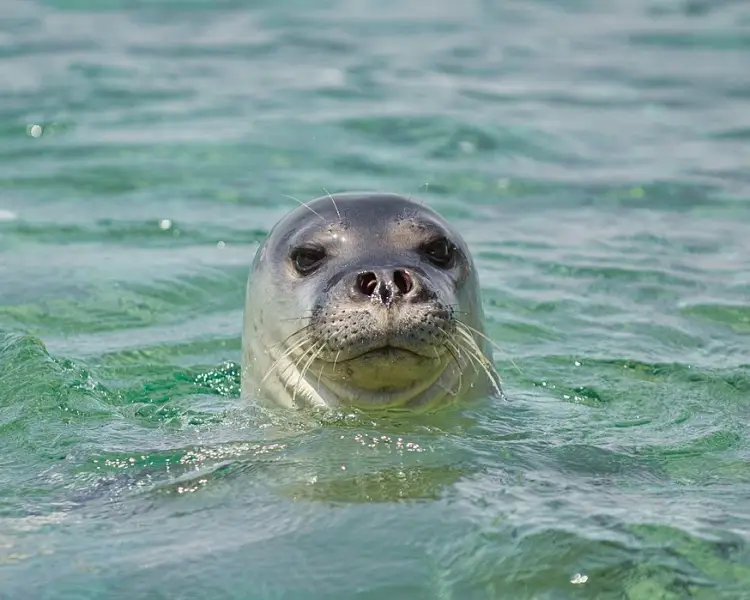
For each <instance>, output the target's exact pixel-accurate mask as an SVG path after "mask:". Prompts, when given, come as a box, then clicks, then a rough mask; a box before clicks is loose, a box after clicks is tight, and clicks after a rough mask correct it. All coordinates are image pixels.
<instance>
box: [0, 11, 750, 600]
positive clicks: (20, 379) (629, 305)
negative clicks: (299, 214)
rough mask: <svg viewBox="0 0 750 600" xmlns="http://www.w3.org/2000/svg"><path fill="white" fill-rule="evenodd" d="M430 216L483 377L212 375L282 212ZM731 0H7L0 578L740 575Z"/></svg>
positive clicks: (737, 49)
mask: <svg viewBox="0 0 750 600" xmlns="http://www.w3.org/2000/svg"><path fill="white" fill-rule="evenodd" d="M363 189H373V190H387V191H394V192H399V193H404V194H412V195H414V196H415V197H418V198H421V199H423V200H424V201H425V202H426V203H428V204H429V205H430V206H433V207H435V208H436V209H437V210H439V211H440V212H441V213H442V214H443V215H445V216H446V217H447V218H449V219H450V220H451V221H452V222H454V223H455V224H456V225H457V226H458V227H459V229H460V230H461V231H462V232H463V233H464V235H465V237H466V239H467V241H468V243H469V245H470V247H471V248H472V251H473V253H474V256H475V259H476V261H477V265H478V268H479V272H480V279H481V283H482V296H483V301H484V306H485V311H486V314H487V328H488V332H489V334H490V335H491V337H492V338H493V340H494V341H495V342H496V343H497V344H498V345H499V346H500V348H501V349H502V351H500V350H498V352H497V353H496V355H495V362H496V364H497V367H498V370H499V372H500V373H501V375H502V378H503V381H504V387H505V392H506V395H507V399H506V400H490V401H487V402H484V403H479V404H478V405H472V406H460V407H456V408H455V409H453V410H449V411H445V412H442V413H438V414H435V415H428V416H422V417H409V416H394V415H387V414H386V415H383V414H367V413H355V412H352V413H349V412H346V411H344V412H340V413H333V414H326V415H310V414H291V413H289V414H281V415H276V414H270V413H265V412H263V411H260V410H258V409H256V408H253V407H252V406H247V405H246V404H243V403H242V402H241V400H240V398H239V365H238V362H239V360H240V353H239V352H240V324H241V318H242V304H243V297H244V286H245V282H246V278H247V274H248V268H249V265H250V263H251V260H252V257H253V255H254V253H255V250H256V248H257V246H258V244H259V242H260V241H261V240H262V239H263V237H264V235H265V234H266V233H267V231H268V230H269V228H270V227H271V226H272V225H273V224H274V223H275V222H276V220H277V219H278V218H280V217H281V216H282V215H283V214H284V213H285V212H286V211H287V210H290V209H292V208H294V207H295V206H296V204H295V203H294V202H293V201H292V200H290V199H288V198H287V196H294V197H297V198H302V199H309V198H312V197H315V196H319V195H322V194H323V193H324V190H328V191H331V192H334V191H345V190H363ZM749 423H750V5H748V4H747V3H745V2H737V1H731V0H724V1H711V0H612V1H609V2H595V1H593V0H568V1H564V2H563V1H560V2H552V1H543V0H537V1H532V0H529V1H524V2H520V1H518V2H499V1H496V2H492V1H491V0H469V1H468V2H453V1H449V0H435V1H433V2H430V3H427V2H424V1H422V0H401V1H399V2H395V1H392V0H382V1H381V0H377V1H376V0H296V1H292V0H290V1H282V2H275V1H272V0H216V1H211V0H189V1H188V0H182V1H178V0H174V1H169V0H148V1H147V0H46V1H40V0H3V1H2V4H1V5H0V598H1V599H2V600H16V599H23V600H33V599H73V598H75V599H89V598H128V599H136V598H144V599H146V598H147V599H173V598H174V599H206V598H211V599H220V598H242V599H250V598H252V599H256V598H257V599H261V598H262V599H270V598H290V599H297V598H300V599H301V598H305V599H318V598H319V599H326V600H328V599H335V598H357V599H366V598H370V599H374V598H378V599H381V598H393V599H398V598H408V599H410V600H412V599H422V598H424V599H433V598H440V599H455V600H470V599H480V598H503V599H539V600H541V599H555V600H557V599H568V598H570V599H573V598H575V599H579V598H591V599H620V598H622V599H627V600H667V599H670V600H671V599H682V598H700V599H710V600H715V599H726V598H731V599H741V598H750V545H749V543H748V542H749V540H750V433H749V431H748V424H749Z"/></svg>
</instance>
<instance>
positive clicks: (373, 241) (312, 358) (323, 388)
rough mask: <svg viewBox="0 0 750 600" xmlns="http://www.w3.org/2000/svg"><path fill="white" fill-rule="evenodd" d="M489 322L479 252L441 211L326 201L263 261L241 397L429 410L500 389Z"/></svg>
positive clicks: (404, 204)
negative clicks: (472, 249)
mask: <svg viewBox="0 0 750 600" xmlns="http://www.w3.org/2000/svg"><path fill="white" fill-rule="evenodd" d="M483 321H484V319H483V314H482V306H481V303H480V298H479V287H478V280H477V276H476V271H475V268H474V264H473V261H472V258H471V255H470V253H469V250H468V248H467V246H466V243H465V242H464V240H463V239H462V238H461V236H460V235H459V234H458V233H457V232H456V231H455V230H454V229H453V228H452V227H451V226H450V225H449V224H448V223H446V222H445V221H444V220H443V219H442V218H441V217H440V216H439V215H438V214H437V213H435V212H434V211H432V210H430V209H429V208H427V207H425V206H422V205H420V204H419V203H417V202H413V201H411V200H410V199H407V198H405V197H402V196H398V195H394V194H337V195H334V196H323V197H321V198H317V199H315V200H313V201H311V202H309V203H307V204H304V205H302V206H300V207H298V208H296V209H295V210H293V211H292V212H291V213H289V214H288V215H286V216H285V217H284V218H283V219H282V220H281V221H279V223H278V224H277V225H276V226H275V227H274V228H273V230H272V231H271V233H270V234H269V236H268V237H267V239H266V241H265V243H264V244H263V245H262V247H261V248H260V249H259V250H258V253H257V255H256V257H255V261H254V263H253V269H252V272H251V274H250V277H249V279H248V287H247V297H246V303H245V317H244V328H243V368H242V389H243V395H246V394H253V393H254V394H256V395H258V396H260V397H266V398H270V399H272V400H275V401H276V402H277V403H279V404H282V405H285V406H295V405H298V406H301V405H317V406H327V407H332V406H339V405H349V406H357V407H363V408H364V407H409V408H417V407H422V408H424V407H432V406H435V405H439V404H444V403H446V402H448V401H450V400H452V399H455V398H456V397H466V396H469V395H472V396H474V395H481V394H485V393H487V392H488V391H491V390H492V389H495V390H498V387H497V375H496V373H495V370H494V367H493V365H492V362H491V360H490V359H489V356H491V355H490V354H489V352H488V346H487V339H486V336H485V335H484V331H483Z"/></svg>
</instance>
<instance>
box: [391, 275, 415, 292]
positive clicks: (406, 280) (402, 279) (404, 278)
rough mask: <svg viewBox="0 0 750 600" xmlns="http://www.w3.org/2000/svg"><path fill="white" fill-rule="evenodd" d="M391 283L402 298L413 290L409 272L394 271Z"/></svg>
mask: <svg viewBox="0 0 750 600" xmlns="http://www.w3.org/2000/svg"><path fill="white" fill-rule="evenodd" d="M393 283H394V284H395V285H396V289H397V290H398V291H399V292H401V294H402V295H404V296H405V295H406V294H408V293H409V292H411V290H412V289H413V288H414V281H413V280H412V278H411V275H410V274H409V271H405V270H403V269H398V270H397V271H394V273H393Z"/></svg>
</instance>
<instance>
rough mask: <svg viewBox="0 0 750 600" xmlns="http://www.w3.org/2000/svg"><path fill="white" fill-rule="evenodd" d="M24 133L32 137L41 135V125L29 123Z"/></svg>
mask: <svg viewBox="0 0 750 600" xmlns="http://www.w3.org/2000/svg"><path fill="white" fill-rule="evenodd" d="M26 133H27V134H28V135H30V136H31V137H33V138H38V137H42V133H43V131H42V126H41V125H29V126H28V127H27V128H26Z"/></svg>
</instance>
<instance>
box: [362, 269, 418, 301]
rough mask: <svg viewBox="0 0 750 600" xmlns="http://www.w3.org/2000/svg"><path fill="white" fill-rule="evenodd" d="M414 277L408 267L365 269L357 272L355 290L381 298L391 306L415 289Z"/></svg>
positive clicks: (366, 295) (373, 297) (368, 296)
mask: <svg viewBox="0 0 750 600" xmlns="http://www.w3.org/2000/svg"><path fill="white" fill-rule="evenodd" d="M414 287H415V286H414V277H413V276H412V274H411V273H410V272H409V271H407V270H406V269H395V270H394V271H364V272H362V273H359V274H357V279H356V285H355V290H356V292H357V293H358V294H359V295H360V296H361V297H362V296H364V297H367V298H372V299H375V300H380V302H382V303H383V304H385V305H386V306H389V305H390V304H392V303H393V302H394V301H396V300H398V299H399V298H404V297H407V296H409V294H411V293H412V292H413V291H414Z"/></svg>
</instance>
